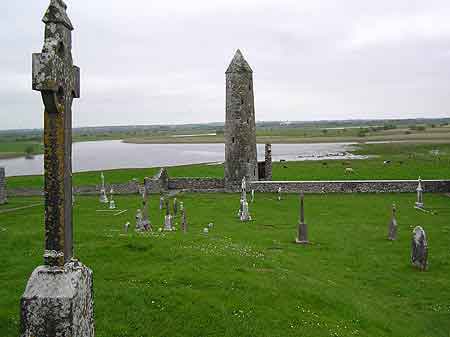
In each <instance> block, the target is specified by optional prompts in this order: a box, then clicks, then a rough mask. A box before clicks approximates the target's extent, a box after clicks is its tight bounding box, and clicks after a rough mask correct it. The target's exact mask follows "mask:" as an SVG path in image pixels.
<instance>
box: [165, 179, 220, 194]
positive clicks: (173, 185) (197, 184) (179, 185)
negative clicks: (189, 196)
mask: <svg viewBox="0 0 450 337" xmlns="http://www.w3.org/2000/svg"><path fill="white" fill-rule="evenodd" d="M224 188H225V180H224V179H216V178H173V179H172V178H170V179H169V190H185V191H193V192H195V191H208V190H222V189H224Z"/></svg>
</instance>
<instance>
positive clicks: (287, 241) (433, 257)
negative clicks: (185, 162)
mask: <svg viewBox="0 0 450 337" xmlns="http://www.w3.org/2000/svg"><path fill="white" fill-rule="evenodd" d="M177 199H178V200H179V201H182V202H183V203H184V205H185V208H186V211H187V220H188V224H189V225H188V226H189V227H188V228H189V229H188V232H187V233H184V232H183V231H181V230H180V217H177V218H176V219H175V225H176V227H177V231H174V232H159V230H158V229H159V228H162V227H163V222H164V214H165V211H164V210H162V211H161V210H160V209H159V197H158V196H150V199H149V204H150V211H149V217H150V220H151V222H152V225H153V231H152V232H143V233H136V232H134V215H135V210H136V209H137V208H139V207H141V199H140V198H139V197H138V196H115V201H116V204H117V207H118V209H117V210H118V211H120V210H128V211H127V212H126V213H123V214H120V215H118V216H113V215H112V214H111V213H110V212H109V211H108V207H107V205H104V206H103V207H102V206H100V204H99V202H98V197H97V196H92V197H89V196H77V197H76V202H75V206H74V241H75V247H76V248H75V256H76V257H77V258H79V259H80V260H82V261H83V262H84V263H86V264H87V265H89V266H90V268H92V269H93V270H94V271H95V282H94V294H95V312H96V315H95V318H96V322H95V323H96V334H97V336H105V337H106V336H170V335H173V336H218V335H220V336H237V335H239V336H256V335H258V336H299V335H301V336H374V337H375V336H418V337H419V336H436V337H437V336H439V337H440V336H445V335H446V334H447V333H448V331H449V329H450V320H449V316H450V307H449V303H450V297H449V296H450V295H449V292H448V291H447V288H448V279H449V277H450V269H449V268H448V252H449V251H448V247H449V245H450V236H449V235H448V234H449V232H450V224H449V222H448V218H449V215H450V209H449V208H448V202H449V198H448V197H446V196H443V195H425V203H426V206H427V207H428V208H430V209H433V210H434V211H435V212H436V214H435V215H430V214H427V213H424V212H421V211H418V210H416V209H414V208H413V206H414V202H415V196H414V195H412V194H401V195H400V194H382V195H381V194H379V195H375V194H364V195H340V194H334V195H333V194H329V195H306V196H305V218H306V222H307V223H308V225H309V240H310V244H309V245H305V246H301V245H296V244H295V243H294V240H295V236H296V230H297V224H298V212H299V202H298V196H297V195H292V194H288V195H282V200H281V201H278V200H277V196H276V195H275V194H256V196H255V201H254V203H250V213H251V215H252V218H253V220H252V221H250V222H245V223H242V222H240V221H239V219H238V218H237V216H236V211H237V209H238V207H239V200H238V195H237V194H211V193H207V194H181V195H177ZM42 202H43V199H41V198H10V200H9V203H8V204H7V205H4V206H0V212H2V213H0V227H1V228H0V232H1V236H2V240H0V251H2V252H8V253H6V254H2V256H1V264H2V270H1V279H2V287H1V288H0V301H1V303H0V335H1V336H5V337H9V336H11V337H12V336H17V331H18V329H19V321H18V316H17V313H18V309H17V303H18V302H19V299H20V296H21V295H22V292H23V287H24V280H25V279H27V278H28V276H29V274H30V271H31V270H33V268H34V266H36V265H38V264H39V263H40V262H41V250H42V237H43V235H44V227H43V226H42V212H43V206H37V207H35V208H31V209H26V210H19V211H16V212H14V213H3V212H4V210H6V209H11V208H16V207H20V206H23V205H29V204H39V203H42ZM249 202H250V198H249ZM393 203H395V204H396V206H397V221H398V239H397V241H393V242H391V241H389V240H387V235H388V225H389V222H390V208H391V205H392V204H393ZM98 210H104V211H105V212H98ZM114 214H115V213H114ZM127 221H129V222H131V226H130V230H129V232H128V233H124V229H123V225H124V224H125V223H126V222H127ZM209 223H213V224H214V226H213V227H212V228H211V229H210V231H209V233H208V234H204V233H203V229H204V228H205V227H207V225H208V224H209ZM417 224H422V225H423V226H424V228H425V230H426V231H427V235H428V240H429V245H430V247H429V248H430V251H429V270H428V271H427V272H420V271H418V270H416V269H415V268H413V267H412V266H411V264H410V263H409V259H410V257H409V253H410V245H411V233H412V230H413V228H414V227H415V225H417Z"/></svg>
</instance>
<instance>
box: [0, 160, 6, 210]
mask: <svg viewBox="0 0 450 337" xmlns="http://www.w3.org/2000/svg"><path fill="white" fill-rule="evenodd" d="M7 201H8V199H7V197H6V175H5V168H3V167H0V205H3V204H6V203H7Z"/></svg>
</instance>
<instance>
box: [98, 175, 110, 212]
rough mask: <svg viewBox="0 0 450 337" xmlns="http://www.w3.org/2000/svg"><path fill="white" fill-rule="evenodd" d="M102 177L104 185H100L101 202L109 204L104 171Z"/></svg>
mask: <svg viewBox="0 0 450 337" xmlns="http://www.w3.org/2000/svg"><path fill="white" fill-rule="evenodd" d="M100 178H101V179H102V185H101V187H100V202H101V203H102V204H107V203H108V202H109V201H108V197H107V195H106V187H105V176H104V175H103V172H102V173H101V175H100Z"/></svg>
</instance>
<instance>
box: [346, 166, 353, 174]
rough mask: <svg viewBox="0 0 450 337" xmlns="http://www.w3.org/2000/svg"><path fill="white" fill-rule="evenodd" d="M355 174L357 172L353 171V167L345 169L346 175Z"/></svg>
mask: <svg viewBox="0 0 450 337" xmlns="http://www.w3.org/2000/svg"><path fill="white" fill-rule="evenodd" d="M353 173H355V171H353V169H352V168H351V167H346V168H345V174H353Z"/></svg>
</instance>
